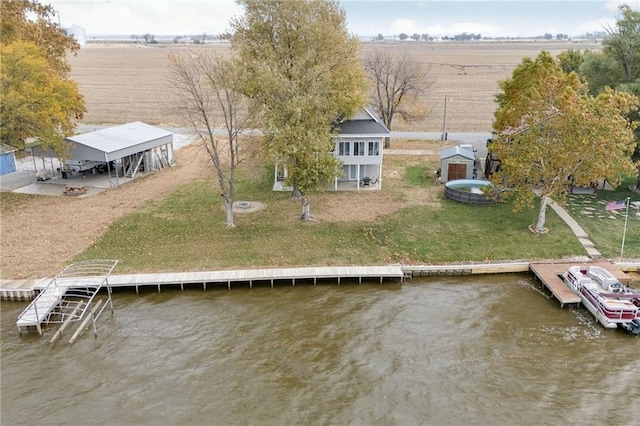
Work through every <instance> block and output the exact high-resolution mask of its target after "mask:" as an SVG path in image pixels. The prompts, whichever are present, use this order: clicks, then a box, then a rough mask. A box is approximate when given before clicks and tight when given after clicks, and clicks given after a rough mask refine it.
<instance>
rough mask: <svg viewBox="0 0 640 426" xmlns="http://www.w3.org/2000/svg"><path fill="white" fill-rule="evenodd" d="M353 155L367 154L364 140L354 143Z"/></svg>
mask: <svg viewBox="0 0 640 426" xmlns="http://www.w3.org/2000/svg"><path fill="white" fill-rule="evenodd" d="M353 155H356V156H357V155H366V153H365V151H364V142H354V143H353Z"/></svg>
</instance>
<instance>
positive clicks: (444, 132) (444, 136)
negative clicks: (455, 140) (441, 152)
mask: <svg viewBox="0 0 640 426" xmlns="http://www.w3.org/2000/svg"><path fill="white" fill-rule="evenodd" d="M447 98H448V96H447V95H444V118H443V120H442V135H441V136H440V143H441V144H442V143H443V142H444V141H446V140H447Z"/></svg>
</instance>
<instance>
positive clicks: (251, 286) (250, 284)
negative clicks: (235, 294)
mask: <svg viewBox="0 0 640 426" xmlns="http://www.w3.org/2000/svg"><path fill="white" fill-rule="evenodd" d="M249 288H253V281H251V280H249Z"/></svg>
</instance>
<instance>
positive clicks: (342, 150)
mask: <svg viewBox="0 0 640 426" xmlns="http://www.w3.org/2000/svg"><path fill="white" fill-rule="evenodd" d="M349 144H350V142H340V143H339V144H338V155H340V156H341V157H344V156H349Z"/></svg>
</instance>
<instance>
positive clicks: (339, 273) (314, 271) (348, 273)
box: [109, 266, 404, 291]
mask: <svg viewBox="0 0 640 426" xmlns="http://www.w3.org/2000/svg"><path fill="white" fill-rule="evenodd" d="M403 277H404V272H403V271H402V267H400V266H335V267H308V268H272V269H244V270H229V271H203V272H181V273H159V274H134V275H111V276H110V277H109V285H110V287H112V288H117V287H135V288H136V291H137V290H138V288H139V287H142V286H157V287H158V291H159V290H160V288H161V286H163V285H176V284H179V285H184V284H200V283H201V284H202V285H203V287H204V289H206V286H207V284H216V283H218V284H220V283H224V284H226V285H227V287H229V288H231V284H232V283H238V282H248V283H249V286H250V287H253V283H254V282H256V281H268V282H270V283H271V286H273V282H274V281H276V280H281V281H291V282H292V284H293V285H295V282H296V280H313V282H314V283H316V281H317V280H318V279H337V280H338V284H340V280H341V279H343V278H351V279H354V278H357V279H358V280H359V281H362V279H379V280H380V282H382V281H383V279H385V278H386V279H400V280H402V279H403Z"/></svg>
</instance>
